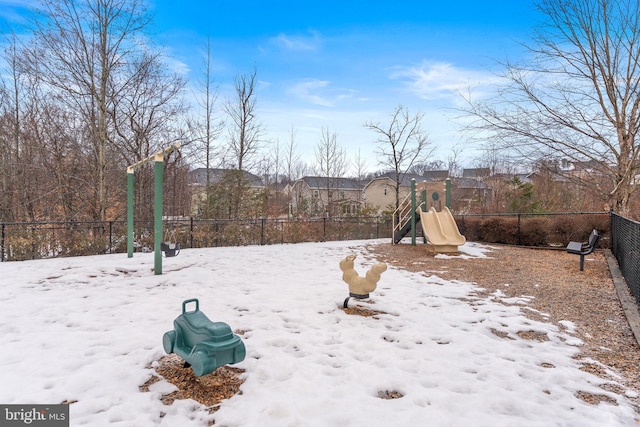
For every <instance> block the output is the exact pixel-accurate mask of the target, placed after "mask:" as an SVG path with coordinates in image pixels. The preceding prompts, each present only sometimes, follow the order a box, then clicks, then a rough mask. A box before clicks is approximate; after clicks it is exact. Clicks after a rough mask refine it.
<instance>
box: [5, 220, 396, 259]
mask: <svg viewBox="0 0 640 427" xmlns="http://www.w3.org/2000/svg"><path fill="white" fill-rule="evenodd" d="M390 229H391V218H384V217H343V218H316V219H304V220H303V219H300V220H298V219H271V218H258V219H247V220H204V219H195V218H187V219H177V220H173V219H172V220H170V221H165V222H164V230H165V235H164V236H163V241H171V242H176V243H180V246H181V248H203V247H215V246H243V245H272V244H283V243H300V242H319V241H329V240H361V239H377V238H382V237H387V236H388V235H389V231H388V230H390ZM0 232H1V237H0V261H21V260H27V259H41V258H55V257H64V256H81V255H98V254H105V253H121V252H123V253H124V252H126V251H127V239H126V233H127V223H126V221H108V222H99V221H86V222H21V223H17V222H6V223H0ZM134 241H135V243H134V245H135V247H136V250H144V249H145V248H147V249H149V250H152V248H153V221H152V220H148V221H135V222H134Z"/></svg>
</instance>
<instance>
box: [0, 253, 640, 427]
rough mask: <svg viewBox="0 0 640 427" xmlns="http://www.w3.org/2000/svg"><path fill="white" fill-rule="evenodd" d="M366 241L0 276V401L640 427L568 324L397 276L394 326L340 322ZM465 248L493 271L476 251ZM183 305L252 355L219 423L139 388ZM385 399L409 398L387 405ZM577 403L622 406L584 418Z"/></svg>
mask: <svg viewBox="0 0 640 427" xmlns="http://www.w3.org/2000/svg"><path fill="white" fill-rule="evenodd" d="M371 243H372V242H371V241H367V242H364V241H350V242H327V243H303V244H296V245H277V246H262V247H258V246H253V247H233V248H211V249H185V250H183V251H182V252H181V253H180V255H179V256H178V257H175V258H165V259H164V260H163V261H164V262H163V272H164V274H163V275H159V276H155V275H154V274H153V272H152V267H153V254H141V253H136V254H135V255H134V257H133V258H127V257H126V254H116V255H103V256H92V257H82V258H63V259H52V260H38V261H26V262H12V263H2V264H0V277H2V279H0V281H1V283H2V293H1V294H0V337H2V340H3V343H2V345H1V346H0V378H1V379H2V381H1V382H0V403H4V404H53V403H60V402H63V401H77V402H76V403H73V404H72V405H71V406H70V419H71V425H72V426H82V425H87V426H107V425H110V426H111V425H114V426H137V427H139V426H153V425H166V426H176V427H186V426H204V425H206V424H207V421H209V420H211V419H212V418H215V425H216V426H260V427H264V426H277V427H282V426H322V427H327V426H341V427H342V426H367V427H373V426H426V425H428V426H436V427H437V426H455V427H457V426H492V427H501V426H504V427H507V426H509V427H511V426H519V427H527V426H540V427H549V426H576V427H589V426H593V427H596V426H597V427H605V426H616V427H618V426H636V425H637V423H636V415H635V413H634V411H633V409H632V407H631V405H630V404H629V403H628V402H627V401H626V400H625V399H624V398H621V397H620V396H619V395H616V394H613V393H608V392H606V391H604V390H603V389H602V388H600V387H598V385H599V384H602V383H604V382H605V381H604V380H602V379H600V378H598V377H596V376H593V375H591V374H589V373H586V372H583V371H581V370H579V369H578V367H579V365H578V363H577V362H576V360H574V359H572V356H573V355H574V354H576V353H577V352H578V351H579V345H580V341H579V340H578V339H577V338H575V337H574V336H572V335H571V333H572V329H571V326H572V325H571V324H570V323H569V322H565V323H564V324H565V325H567V326H569V329H568V330H564V331H561V330H560V329H559V328H557V327H556V326H554V325H553V324H551V323H545V322H537V321H533V320H530V319H527V318H526V317H525V316H524V315H523V314H522V310H523V309H524V308H525V307H526V306H527V304H528V302H529V300H528V298H527V297H522V298H519V299H511V300H509V301H508V302H509V304H507V305H505V304H502V303H501V299H502V298H503V295H501V294H500V293H496V294H494V295H492V296H491V297H490V298H481V297H479V296H477V295H476V294H475V293H474V290H477V288H476V286H474V285H473V284H470V283H462V282H451V281H446V280H443V279H441V278H439V277H437V276H428V275H425V274H417V273H411V272H407V271H403V270H398V269H395V268H389V270H387V271H386V272H385V273H384V274H383V275H382V278H381V280H380V282H379V283H378V289H376V291H375V292H373V293H371V297H372V300H373V301H374V302H375V304H374V305H371V308H375V309H376V310H381V311H384V312H386V313H387V314H381V315H379V316H377V317H376V318H374V317H362V316H356V315H347V314H346V313H344V312H343V311H342V310H341V309H340V307H341V305H342V302H343V300H344V299H345V297H346V296H347V295H348V291H347V285H346V284H345V283H344V282H342V280H341V271H340V270H339V268H338V263H339V261H340V260H341V259H342V258H344V257H345V256H346V255H349V254H352V253H354V254H359V255H360V256H358V258H357V259H356V270H357V271H358V272H360V273H361V274H364V272H365V271H366V270H367V269H368V268H369V267H370V266H371V265H372V264H373V262H374V261H373V260H368V259H366V258H365V257H364V256H363V254H364V253H366V249H365V245H367V244H371ZM461 250H462V251H463V252H464V254H465V256H467V257H485V256H491V254H490V248H488V247H486V246H481V245H478V244H473V243H467V244H466V245H465V246H464V247H461ZM189 298H199V300H200V310H202V311H203V312H204V313H205V314H206V315H207V316H208V317H209V318H210V319H212V320H214V321H223V322H226V323H228V324H229V325H230V326H231V328H232V329H233V330H244V331H246V332H245V333H244V334H243V335H242V339H243V341H244V343H245V345H246V349H247V357H246V358H245V360H244V361H242V362H241V363H238V364H236V365H234V366H236V367H239V368H242V369H244V370H246V371H245V373H244V374H243V375H244V378H245V382H244V384H243V385H242V388H241V390H242V394H238V395H236V396H234V397H233V398H231V399H229V400H226V401H224V402H223V403H222V405H221V409H220V410H219V411H218V412H216V413H215V414H213V415H209V414H208V413H207V411H206V409H205V408H204V407H202V406H201V405H200V404H198V403H197V402H194V401H192V400H183V401H176V402H175V403H174V404H173V405H171V406H164V405H163V404H162V403H161V402H160V396H161V395H162V394H164V393H168V392H170V391H171V390H173V386H172V385H171V384H169V383H167V382H165V381H161V382H158V383H156V384H154V385H153V386H152V387H151V392H148V393H143V392H141V391H139V388H138V387H139V386H140V385H141V384H143V383H144V382H145V381H146V380H147V379H149V378H150V376H151V375H152V372H153V371H152V370H151V369H149V368H147V366H148V365H149V364H151V363H153V362H154V361H157V360H159V359H160V358H161V357H162V356H163V355H164V351H163V348H162V335H163V333H164V332H166V331H168V330H171V329H173V325H172V322H173V319H174V318H175V317H176V316H177V315H179V314H180V313H181V309H182V301H183V300H186V299H189ZM352 301H353V300H352ZM353 304H364V303H361V302H355V303H354V302H352V303H351V305H353ZM492 330H493V332H492ZM518 331H538V332H540V333H546V334H547V335H548V337H549V338H550V339H549V340H548V341H545V342H538V341H532V340H527V339H522V338H520V337H519V336H518V335H517V334H516V333H517V332H518ZM496 332H497V333H496ZM499 334H501V335H502V334H508V338H502V337H500V336H498V335H499ZM385 391H392V392H398V393H401V394H402V395H403V397H401V398H397V399H388V400H387V399H381V398H380V396H379V393H384V392H385ZM578 391H583V392H587V393H594V394H605V395H608V396H610V397H611V398H613V399H615V400H616V401H617V402H618V405H617V406H615V405H612V404H609V403H601V404H599V405H597V406H594V405H590V404H587V403H585V402H583V401H582V400H580V399H578V398H577V397H576V393H577V392H578ZM628 395H629V396H635V392H633V391H631V390H629V391H628ZM161 413H166V415H165V416H164V417H160V414H161Z"/></svg>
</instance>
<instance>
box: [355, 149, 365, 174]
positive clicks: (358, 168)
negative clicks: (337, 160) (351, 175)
mask: <svg viewBox="0 0 640 427" xmlns="http://www.w3.org/2000/svg"><path fill="white" fill-rule="evenodd" d="M353 166H354V168H355V176H356V179H357V180H358V181H363V180H364V179H365V176H366V175H367V160H366V159H365V158H364V156H363V155H362V151H361V150H360V149H358V153H356V155H355V157H354V159H353Z"/></svg>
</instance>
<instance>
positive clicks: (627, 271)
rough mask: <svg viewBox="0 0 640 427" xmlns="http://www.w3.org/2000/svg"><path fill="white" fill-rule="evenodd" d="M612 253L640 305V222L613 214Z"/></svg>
mask: <svg viewBox="0 0 640 427" xmlns="http://www.w3.org/2000/svg"><path fill="white" fill-rule="evenodd" d="M611 252H612V253H613V255H614V256H615V257H616V259H617V260H618V265H619V266H620V271H621V272H622V275H623V276H624V278H625V280H626V281H627V285H628V286H629V289H630V290H631V293H632V294H633V296H634V297H635V299H636V304H640V222H637V221H632V220H630V219H627V218H624V217H622V216H620V215H618V214H615V213H612V214H611Z"/></svg>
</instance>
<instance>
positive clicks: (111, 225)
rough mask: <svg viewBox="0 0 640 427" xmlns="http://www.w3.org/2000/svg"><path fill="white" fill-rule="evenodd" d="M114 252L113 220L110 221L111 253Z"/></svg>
mask: <svg viewBox="0 0 640 427" xmlns="http://www.w3.org/2000/svg"><path fill="white" fill-rule="evenodd" d="M112 253H113V221H109V254H112Z"/></svg>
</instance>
